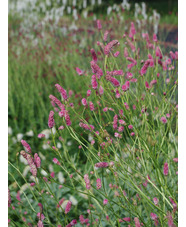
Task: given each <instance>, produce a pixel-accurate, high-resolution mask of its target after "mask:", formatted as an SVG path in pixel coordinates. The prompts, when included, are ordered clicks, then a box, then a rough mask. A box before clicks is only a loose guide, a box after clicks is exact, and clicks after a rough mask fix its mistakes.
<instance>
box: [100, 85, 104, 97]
mask: <svg viewBox="0 0 186 227" xmlns="http://www.w3.org/2000/svg"><path fill="white" fill-rule="evenodd" d="M103 92H104V90H103V87H102V86H101V85H100V87H99V94H100V95H103Z"/></svg>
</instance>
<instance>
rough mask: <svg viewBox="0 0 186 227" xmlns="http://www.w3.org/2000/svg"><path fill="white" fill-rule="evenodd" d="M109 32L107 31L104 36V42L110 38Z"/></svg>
mask: <svg viewBox="0 0 186 227" xmlns="http://www.w3.org/2000/svg"><path fill="white" fill-rule="evenodd" d="M108 34H109V32H108V31H105V33H104V36H103V40H104V41H105V42H106V41H107V37H108Z"/></svg>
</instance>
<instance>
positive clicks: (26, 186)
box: [20, 183, 28, 194]
mask: <svg viewBox="0 0 186 227" xmlns="http://www.w3.org/2000/svg"><path fill="white" fill-rule="evenodd" d="M27 188H28V184H27V183H26V184H24V185H23V186H21V188H20V194H22V193H23V192H24V191H25V190H26V189H27Z"/></svg>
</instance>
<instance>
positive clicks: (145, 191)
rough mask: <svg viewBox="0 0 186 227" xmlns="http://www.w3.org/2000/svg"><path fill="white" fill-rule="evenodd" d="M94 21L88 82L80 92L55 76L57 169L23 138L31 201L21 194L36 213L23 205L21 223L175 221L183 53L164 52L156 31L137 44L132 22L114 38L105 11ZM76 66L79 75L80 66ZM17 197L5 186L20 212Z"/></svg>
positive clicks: (52, 123)
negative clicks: (76, 95) (74, 93)
mask: <svg viewBox="0 0 186 227" xmlns="http://www.w3.org/2000/svg"><path fill="white" fill-rule="evenodd" d="M97 25H98V30H99V32H100V37H101V38H102V41H98V42H97V44H98V47H99V48H100V50H99V52H100V53H101V55H100V54H99V56H98V55H97V54H96V51H95V50H94V49H91V51H90V53H91V55H92V60H91V62H90V71H89V78H90V80H89V81H90V83H89V84H86V85H85V83H83V82H82V91H81V94H82V99H81V100H80V102H78V103H77V102H76V100H73V99H72V98H71V97H70V95H69V93H68V92H67V91H66V90H65V88H63V87H62V86H61V85H59V84H56V85H55V87H56V89H57V90H58V92H59V96H58V97H55V96H53V95H52V94H50V95H49V98H50V101H51V104H52V106H53V110H52V109H51V111H50V113H49V118H48V127H49V128H50V129H51V135H52V139H51V141H48V144H49V146H50V147H51V160H49V161H50V162H51V164H52V169H53V171H51V172H50V173H48V175H47V169H46V168H45V167H44V166H45V163H44V162H46V161H42V162H41V160H40V158H39V156H38V154H37V153H35V154H33V151H31V148H30V146H29V145H28V144H27V142H26V141H24V140H22V141H21V142H22V145H23V146H24V147H25V151H21V152H20V155H22V156H23V157H24V158H25V159H26V160H27V162H28V165H29V166H30V171H31V174H32V175H33V182H31V183H30V184H28V183H27V187H28V188H29V190H30V192H31V193H26V192H24V191H23V192H22V193H23V194H24V197H25V198H26V200H27V203H28V206H27V205H26V204H27V203H26V202H25V205H24V204H23V203H22V202H21V199H20V196H19V193H18V194H17V198H18V200H20V201H19V203H20V204H19V205H20V206H21V208H22V210H24V206H25V207H27V209H30V211H29V212H30V213H32V218H29V217H27V218H25V217H24V215H23V214H22V210H21V208H20V207H19V209H20V210H21V211H20V213H21V214H22V219H23V223H27V224H28V225H29V226H32V224H34V223H36V221H37V223H38V224H37V225H38V226H45V224H46V225H48V224H49V226H56V225H57V226H59V227H60V226H74V225H77V226H136V227H139V226H169V227H170V226H176V225H177V222H178V215H177V213H178V210H177V198H178V195H177V192H178V191H177V190H178V186H177V183H178V181H177V174H178V172H177V162H178V158H177V155H178V154H177V134H178V129H177V112H178V105H177V86H178V83H177V60H178V53H177V52H175V53H173V52H170V53H169V55H163V53H162V51H161V49H160V47H159V45H158V40H157V37H156V35H153V36H152V37H151V36H149V35H148V34H143V39H144V41H143V46H140V47H139V46H138V45H139V42H138V40H137V39H136V35H137V34H136V30H135V26H134V23H131V28H130V31H129V33H128V34H124V35H123V37H121V39H120V40H109V32H108V31H105V32H103V29H102V26H101V23H100V21H97ZM140 45H141V44H140ZM141 53H142V54H143V56H142V54H141ZM75 67H76V66H75ZM76 71H77V76H79V80H82V81H83V80H84V76H85V75H83V70H82V69H81V66H78V67H77V68H76ZM66 134H68V135H70V136H71V138H72V139H73V141H74V143H75V144H76V145H77V149H76V150H74V152H69V150H68V146H67V144H66V143H67V141H66V140H64V138H65V135H66ZM38 138H40V139H41V140H44V139H45V135H44V134H39V135H38ZM58 141H61V143H62V147H61V148H59V147H58V146H57V143H58ZM52 161H53V162H52ZM12 166H13V165H12ZM13 168H15V167H13ZM44 170H45V173H46V176H44V177H43V176H42V171H44ZM16 171H19V170H16ZM59 172H63V176H65V177H64V178H63V179H65V180H61V179H60V177H59ZM20 174H21V173H20ZM57 174H58V177H57V176H56V175H57ZM12 177H13V176H12ZM23 179H24V181H25V182H27V179H26V178H25V177H23ZM27 190H28V189H27ZM75 198H76V199H75ZM13 200H14V201H15V198H13V192H11V191H9V207H10V209H12V210H13V211H14V212H15V215H18V212H19V210H18V211H16V209H15V207H14V206H15V205H14V204H13ZM33 214H34V215H35V216H33ZM10 221H13V218H10ZM32 222H33V223H32Z"/></svg>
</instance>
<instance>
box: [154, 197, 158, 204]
mask: <svg viewBox="0 0 186 227" xmlns="http://www.w3.org/2000/svg"><path fill="white" fill-rule="evenodd" d="M153 202H154V204H155V205H158V202H159V200H158V198H156V197H154V198H153Z"/></svg>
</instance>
